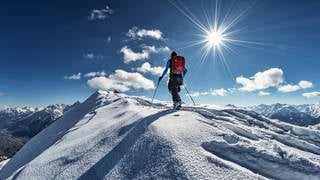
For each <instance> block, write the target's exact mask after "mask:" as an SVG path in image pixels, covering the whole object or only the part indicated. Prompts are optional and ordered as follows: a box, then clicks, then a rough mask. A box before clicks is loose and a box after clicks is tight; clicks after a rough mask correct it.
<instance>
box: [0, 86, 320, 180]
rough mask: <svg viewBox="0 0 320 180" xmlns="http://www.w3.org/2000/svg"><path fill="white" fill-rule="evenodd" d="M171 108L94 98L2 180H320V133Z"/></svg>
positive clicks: (32, 145)
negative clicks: (267, 179)
mask: <svg viewBox="0 0 320 180" xmlns="http://www.w3.org/2000/svg"><path fill="white" fill-rule="evenodd" d="M170 106H171V103H165V102H161V101H157V100H155V101H154V104H153V106H151V100H150V99H149V98H143V97H133V96H126V95H122V94H113V93H110V92H104V91H99V92H96V93H94V94H93V95H92V96H91V97H89V98H88V99H87V100H86V101H85V102H83V103H81V104H80V105H78V106H76V107H75V108H73V109H71V110H70V111H68V112H67V113H65V115H64V116H63V117H61V118H60V119H58V120H57V121H55V122H54V123H53V124H51V125H50V126H49V127H48V128H46V129H45V130H43V131H41V132H40V133H39V134H38V135H36V136H35V137H34V138H33V139H32V140H30V141H29V142H28V143H27V144H26V145H25V146H24V147H23V148H22V149H21V150H20V151H19V152H18V153H17V154H16V155H15V156H14V157H13V158H12V159H11V160H10V161H9V162H8V163H7V164H6V165H5V166H4V167H3V169H2V170H1V171H0V179H150V178H153V179H265V178H273V179H290V180H291V179H299V180H300V179H319V176H320V171H319V169H320V131H318V130H315V129H310V128H304V127H299V126H295V125H291V124H287V123H283V122H280V121H277V120H271V119H268V118H265V117H263V116H261V115H259V114H257V113H255V112H253V111H247V110H242V109H235V108H223V107H220V108H214V107H203V106H197V107H192V106H188V105H185V106H184V108H183V110H181V111H173V110H171V109H170Z"/></svg>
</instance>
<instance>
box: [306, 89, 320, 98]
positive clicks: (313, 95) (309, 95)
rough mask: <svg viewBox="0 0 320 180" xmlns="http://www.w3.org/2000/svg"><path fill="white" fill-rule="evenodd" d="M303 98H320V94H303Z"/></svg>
mask: <svg viewBox="0 0 320 180" xmlns="http://www.w3.org/2000/svg"><path fill="white" fill-rule="evenodd" d="M302 96H304V97H306V98H314V97H320V92H317V91H315V92H310V93H303V94H302Z"/></svg>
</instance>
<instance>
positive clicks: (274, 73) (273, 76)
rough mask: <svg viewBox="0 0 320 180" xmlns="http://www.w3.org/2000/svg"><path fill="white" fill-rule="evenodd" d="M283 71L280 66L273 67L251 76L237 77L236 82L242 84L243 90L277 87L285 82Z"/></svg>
mask: <svg viewBox="0 0 320 180" xmlns="http://www.w3.org/2000/svg"><path fill="white" fill-rule="evenodd" d="M283 79H284V78H283V71H282V69H279V68H271V69H268V70H266V71H263V72H257V73H256V74H255V75H254V76H252V77H250V78H245V77H243V76H240V77H237V78H236V82H237V83H238V84H241V85H242V87H241V88H240V89H239V90H241V91H255V90H260V89H267V88H269V87H276V86H278V85H280V84H281V83H283Z"/></svg>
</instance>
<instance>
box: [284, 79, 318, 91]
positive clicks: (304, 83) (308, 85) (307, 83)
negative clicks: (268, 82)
mask: <svg viewBox="0 0 320 180" xmlns="http://www.w3.org/2000/svg"><path fill="white" fill-rule="evenodd" d="M312 86H313V84H312V82H310V81H304V80H302V81H300V82H299V84H298V85H291V84H288V85H285V86H280V87H279V88H278V91H280V92H293V91H297V90H299V89H307V88H311V87H312Z"/></svg>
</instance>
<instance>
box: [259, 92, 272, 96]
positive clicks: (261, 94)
mask: <svg viewBox="0 0 320 180" xmlns="http://www.w3.org/2000/svg"><path fill="white" fill-rule="evenodd" d="M258 95H259V96H269V95H270V93H269V92H265V91H259V93H258Z"/></svg>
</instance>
